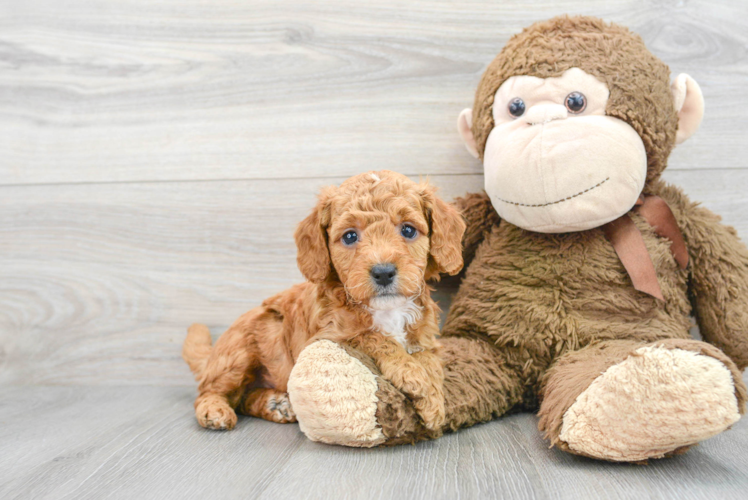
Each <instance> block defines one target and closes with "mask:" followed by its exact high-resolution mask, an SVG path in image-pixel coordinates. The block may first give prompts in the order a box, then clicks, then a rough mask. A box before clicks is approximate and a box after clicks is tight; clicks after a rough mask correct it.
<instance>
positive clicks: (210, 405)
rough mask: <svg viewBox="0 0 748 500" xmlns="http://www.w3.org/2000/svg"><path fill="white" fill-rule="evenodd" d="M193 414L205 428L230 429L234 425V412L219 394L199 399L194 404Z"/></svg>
mask: <svg viewBox="0 0 748 500" xmlns="http://www.w3.org/2000/svg"><path fill="white" fill-rule="evenodd" d="M195 416H196V417H197V422H198V423H199V424H200V425H201V426H203V427H205V428H206V429H216V430H231V429H233V428H234V427H235V426H236V413H235V412H234V410H233V409H232V408H231V407H230V406H229V404H228V401H226V400H225V399H224V398H222V397H220V396H209V397H206V398H203V399H199V400H198V401H197V403H196V404H195Z"/></svg>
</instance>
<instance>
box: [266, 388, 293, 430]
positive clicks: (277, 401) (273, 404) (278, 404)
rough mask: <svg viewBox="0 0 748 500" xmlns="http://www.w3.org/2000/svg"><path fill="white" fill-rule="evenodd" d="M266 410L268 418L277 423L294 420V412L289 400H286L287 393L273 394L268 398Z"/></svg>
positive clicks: (287, 422)
mask: <svg viewBox="0 0 748 500" xmlns="http://www.w3.org/2000/svg"><path fill="white" fill-rule="evenodd" d="M267 410H268V413H269V415H268V416H269V417H270V418H269V419H268V420H272V421H273V422H278V423H279V424H289V423H293V422H296V414H295V413H294V411H293V408H291V401H289V400H288V393H283V394H277V395H273V396H271V397H270V398H268V403H267Z"/></svg>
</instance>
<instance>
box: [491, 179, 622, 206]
mask: <svg viewBox="0 0 748 500" xmlns="http://www.w3.org/2000/svg"><path fill="white" fill-rule="evenodd" d="M609 180H610V177H606V178H605V179H603V180H602V181H600V182H598V183H597V184H595V185H594V186H592V187H588V188H587V189H585V190H584V191H580V192H578V193H577V194H573V195H571V196H567V197H566V198H561V199H560V200H556V201H551V202H549V203H538V204H536V205H530V204H527V203H518V202H516V201H509V200H504V199H502V198H496V199H497V200H499V201H501V202H504V203H508V204H510V205H516V206H518V207H547V206H550V205H557V204H559V203H563V202H565V201H569V200H572V199H574V198H576V197H578V196H582V195H583V194H585V193H589V192H590V191H592V190H593V189H595V188H598V187H600V186H602V185H603V184H605V183H606V182H608V181H609Z"/></svg>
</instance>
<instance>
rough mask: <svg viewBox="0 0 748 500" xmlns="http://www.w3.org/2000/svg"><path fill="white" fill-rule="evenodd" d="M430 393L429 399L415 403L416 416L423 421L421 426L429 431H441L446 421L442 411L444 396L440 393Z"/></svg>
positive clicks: (443, 410) (444, 413)
mask: <svg viewBox="0 0 748 500" xmlns="http://www.w3.org/2000/svg"><path fill="white" fill-rule="evenodd" d="M435 392H436V394H435V393H434V392H432V393H431V394H430V395H429V397H427V398H424V399H421V400H418V401H415V402H414V404H415V407H416V411H417V412H418V414H419V415H420V416H421V419H423V425H425V426H426V428H427V429H429V430H431V431H435V430H438V429H441V428H442V426H443V425H444V422H445V420H446V411H445V409H444V395H443V394H442V392H441V391H435Z"/></svg>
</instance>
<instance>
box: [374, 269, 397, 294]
mask: <svg viewBox="0 0 748 500" xmlns="http://www.w3.org/2000/svg"><path fill="white" fill-rule="evenodd" d="M370 274H371V279H372V281H373V282H374V283H376V285H377V286H378V287H382V288H385V287H388V286H390V285H391V284H392V282H393V281H395V276H397V267H396V266H395V264H377V265H376V266H374V267H372V268H371V271H370Z"/></svg>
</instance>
